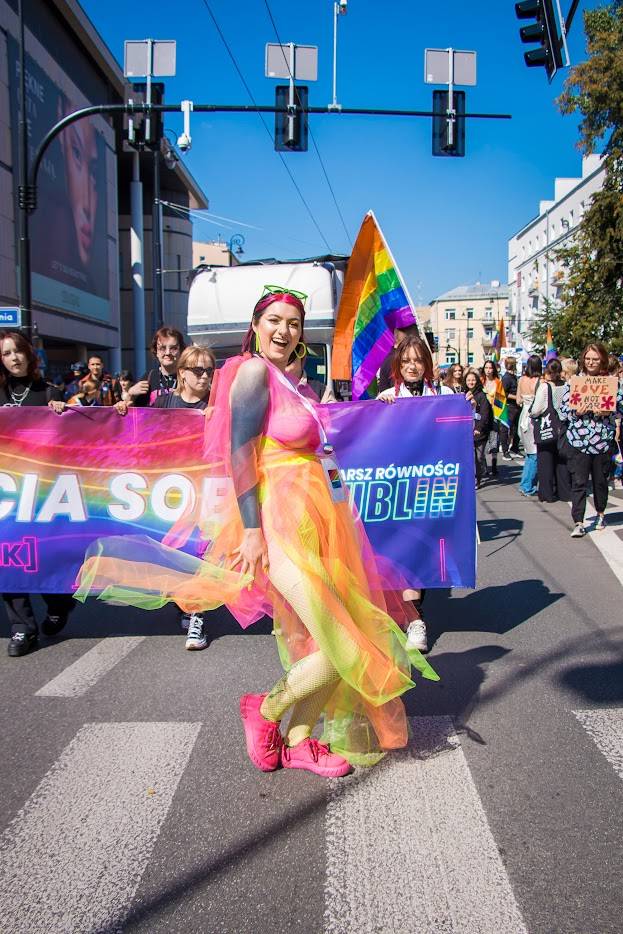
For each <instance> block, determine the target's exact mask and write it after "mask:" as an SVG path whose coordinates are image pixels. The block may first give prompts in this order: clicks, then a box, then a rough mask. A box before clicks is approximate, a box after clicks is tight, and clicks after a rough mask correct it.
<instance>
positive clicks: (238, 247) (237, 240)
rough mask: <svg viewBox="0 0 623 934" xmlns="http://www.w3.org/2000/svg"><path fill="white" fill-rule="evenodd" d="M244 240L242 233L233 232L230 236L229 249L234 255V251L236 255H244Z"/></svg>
mask: <svg viewBox="0 0 623 934" xmlns="http://www.w3.org/2000/svg"><path fill="white" fill-rule="evenodd" d="M244 242H245V240H244V237H243V236H242V234H233V235H232V236H231V237H230V238H229V240H228V241H227V248H228V249H229V252H230V253H231V255H232V256H233V255H234V253H235V254H236V256H242V254H243V253H244V250H243V249H242V245H243V243H244ZM234 247H235V249H234Z"/></svg>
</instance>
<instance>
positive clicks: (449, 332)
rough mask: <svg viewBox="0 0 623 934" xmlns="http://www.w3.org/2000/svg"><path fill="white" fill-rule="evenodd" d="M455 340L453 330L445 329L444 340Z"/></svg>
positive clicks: (454, 331)
mask: <svg viewBox="0 0 623 934" xmlns="http://www.w3.org/2000/svg"><path fill="white" fill-rule="evenodd" d="M455 338H456V330H455V328H446V340H447V341H453V340H454V339H455Z"/></svg>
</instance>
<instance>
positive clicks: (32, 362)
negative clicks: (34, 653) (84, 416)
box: [0, 331, 74, 658]
mask: <svg viewBox="0 0 623 934" xmlns="http://www.w3.org/2000/svg"><path fill="white" fill-rule="evenodd" d="M0 353H1V357H0V406H11V407H21V406H29V407H30V406H45V405H48V406H49V407H50V408H51V409H53V410H54V411H55V412H57V413H59V414H60V412H62V411H63V409H64V408H65V403H64V402H63V394H62V392H61V390H60V389H58V388H57V387H55V386H51V385H49V384H48V383H46V382H45V380H43V379H41V376H40V375H39V368H38V363H39V361H38V358H37V355H36V353H35V350H34V348H33V346H32V344H30V343H29V341H27V340H26V338H25V337H24V336H23V334H20V333H19V332H17V331H4V332H0ZM2 599H3V601H4V605H5V609H6V613H7V616H8V618H9V624H10V626H11V638H10V640H9V644H8V654H9V655H10V656H12V657H14V658H15V657H19V656H21V655H27V654H28V652H30V651H31V650H32V649H33V648H34V647H35V646H36V644H37V641H38V638H39V629H38V626H37V621H36V619H35V615H34V613H33V609H32V603H31V601H30V596H29V595H28V594H27V593H3V594H2ZM43 599H44V601H45V604H46V607H47V616H46V618H45V619H44V621H43V623H42V624H41V630H42V632H43V633H44V634H45V635H46V636H55V635H57V634H58V633H59V632H60V631H61V629H62V628H63V626H65V624H66V622H67V619H68V618H69V614H70V613H71V611H72V609H73V607H74V602H73V600H72V598H71V596H70V595H69V594H43Z"/></svg>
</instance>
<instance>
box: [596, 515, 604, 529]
mask: <svg viewBox="0 0 623 934" xmlns="http://www.w3.org/2000/svg"><path fill="white" fill-rule="evenodd" d="M605 527H606V519H605V516H597V521H596V522H595V531H596V532H603V530H604V529H605Z"/></svg>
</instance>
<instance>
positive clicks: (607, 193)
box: [535, 0, 623, 356]
mask: <svg viewBox="0 0 623 934" xmlns="http://www.w3.org/2000/svg"><path fill="white" fill-rule="evenodd" d="M584 28H585V32H586V38H587V52H588V57H587V60H586V61H585V62H581V63H580V64H578V65H575V66H574V67H573V68H572V69H571V71H570V73H569V77H568V78H567V80H566V82H565V86H564V89H563V93H562V94H561V96H560V97H559V98H558V106H559V108H560V110H561V112H562V113H564V114H572V113H578V114H581V116H582V120H581V122H580V127H579V130H580V139H579V142H578V147H579V149H580V150H581V151H582V152H583V153H591V152H594V151H595V150H596V149H597V148H598V144H602V145H603V152H604V157H605V158H604V167H605V180H604V186H603V188H602V190H601V191H598V192H596V193H595V195H594V196H593V198H592V201H591V204H590V205H589V207H588V209H587V210H586V213H585V214H584V217H583V219H582V222H581V223H580V225H579V226H578V228H577V231H576V235H575V237H574V242H573V244H572V245H571V246H568V247H566V248H565V249H562V250H560V251H559V252H558V254H557V255H558V258H559V259H561V260H562V261H563V264H564V265H565V267H566V269H567V275H566V277H565V280H564V282H563V285H562V288H561V294H560V305H559V307H557V308H556V309H553V308H550V309H548V313H549V321H548V323H549V324H550V326H551V327H552V329H553V331H554V337H555V339H556V342H557V347H558V350H559V352H561V353H569V354H570V355H572V356H577V355H578V353H580V352H581V350H582V349H583V347H584V346H585V345H586V344H587V343H589V341H591V340H602V341H604V343H606V344H607V345H608V349H609V350H611V351H613V352H615V353H621V352H622V351H623V0H614V2H611V3H609V4H606V5H604V6H602V7H600V8H598V9H596V10H588V11H586V12H585V14H584ZM544 314H545V313H544ZM535 328H536V331H535V334H537V335H539V336H540V331H539V323H538V320H537V321H535ZM545 329H546V326H545ZM535 343H537V341H536V340H535ZM538 344H539V345H540V340H539V341H538Z"/></svg>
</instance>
